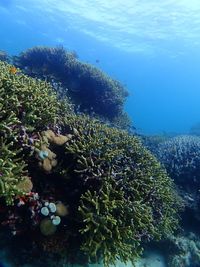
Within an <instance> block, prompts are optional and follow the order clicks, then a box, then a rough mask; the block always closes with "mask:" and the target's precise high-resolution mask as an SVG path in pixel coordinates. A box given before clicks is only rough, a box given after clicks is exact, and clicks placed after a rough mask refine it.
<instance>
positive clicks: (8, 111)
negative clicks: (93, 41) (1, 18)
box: [0, 62, 179, 266]
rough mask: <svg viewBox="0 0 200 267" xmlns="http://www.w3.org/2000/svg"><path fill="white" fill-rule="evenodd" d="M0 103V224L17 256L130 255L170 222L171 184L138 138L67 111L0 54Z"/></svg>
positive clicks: (174, 206)
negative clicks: (1, 59)
mask: <svg viewBox="0 0 200 267" xmlns="http://www.w3.org/2000/svg"><path fill="white" fill-rule="evenodd" d="M11 68H12V69H11ZM0 109H1V111H2V112H1V115H0V137H1V138H2V139H1V140H2V142H1V147H0V153H1V160H0V168H1V169H0V175H1V176H0V183H1V185H2V187H1V188H0V190H1V191H0V194H1V195H0V202H1V203H2V205H1V209H0V225H1V227H5V228H6V230H9V231H10V232H11V233H12V244H15V246H17V247H21V246H24V247H23V253H19V255H21V257H22V256H23V257H22V258H21V260H22V261H23V263H24V261H25V259H24V258H26V261H27V260H29V261H32V258H33V255H38V256H37V257H38V258H40V257H41V254H43V251H41V249H43V250H44V251H45V252H49V251H51V257H52V258H54V256H55V258H56V257H60V258H66V259H67V261H69V262H75V261H77V259H79V261H82V265H83V264H85V263H87V262H88V261H90V262H99V261H101V260H103V263H104V266H109V264H111V263H115V261H116V260H118V259H119V260H121V261H122V262H125V263H126V262H127V261H129V260H130V261H132V262H135V260H136V258H137V257H138V256H139V254H140V252H141V251H142V243H143V242H147V241H149V240H153V239H159V238H161V237H163V236H165V235H167V234H171V233H173V231H174V230H175V229H176V227H177V224H178V218H177V211H178V209H179V201H177V200H178V198H177V195H176V192H175V189H174V184H173V182H172V181H171V180H170V178H169V177H168V176H167V174H166V172H165V170H163V169H162V168H161V166H160V164H159V163H158V162H157V160H156V159H155V157H154V156H152V154H150V152H148V151H147V150H146V149H145V148H144V147H143V146H142V144H141V143H140V141H139V140H138V138H136V137H134V136H132V135H129V134H128V133H127V132H126V131H122V130H119V129H117V128H114V127H109V126H108V125H106V124H104V123H102V122H100V121H98V120H95V119H92V118H91V117H89V116H83V115H75V114H74V113H73V112H72V111H71V109H70V105H69V102H68V101H67V102H66V103H65V102H61V101H59V100H58V97H57V95H56V94H55V91H54V89H53V88H52V87H51V86H50V85H49V84H48V83H46V82H42V81H39V80H35V79H33V78H29V77H27V76H26V75H24V74H22V73H21V72H20V70H19V69H13V66H10V65H8V64H7V63H2V62H0ZM9 179H12V181H11V182H10V180H9ZM5 200H6V202H5ZM10 204H12V205H10ZM22 241H23V242H22ZM54 246H55V249H54ZM63 246H64V247H63ZM22 254H23V255H22ZM25 256H26V257H25ZM45 256H47V254H45ZM52 258H51V259H52ZM15 260H16V255H15ZM52 261H53V260H52ZM19 265H20V264H19Z"/></svg>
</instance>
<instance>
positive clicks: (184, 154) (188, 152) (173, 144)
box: [156, 135, 200, 188]
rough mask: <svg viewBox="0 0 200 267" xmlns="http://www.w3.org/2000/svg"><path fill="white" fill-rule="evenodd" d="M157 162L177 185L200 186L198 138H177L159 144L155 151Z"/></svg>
mask: <svg viewBox="0 0 200 267" xmlns="http://www.w3.org/2000/svg"><path fill="white" fill-rule="evenodd" d="M156 154H157V156H158V158H159V160H160V161H161V162H162V163H163V164H164V166H165V167H166V169H167V171H168V173H169V175H170V176H171V177H172V178H173V179H174V180H175V182H176V183H177V184H179V185H184V187H187V186H189V187H193V188H194V187H196V186H197V185H200V138H199V137H196V136H189V135H188V136H187V135H185V136H184V135H183V136H178V137H175V138H172V139H170V140H168V141H166V142H163V143H161V144H160V145H159V146H158V149H157V153H156Z"/></svg>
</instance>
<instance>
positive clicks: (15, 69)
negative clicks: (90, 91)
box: [0, 66, 18, 267]
mask: <svg viewBox="0 0 200 267" xmlns="http://www.w3.org/2000/svg"><path fill="white" fill-rule="evenodd" d="M9 72H10V73H11V74H16V73H17V72H18V70H17V68H15V66H12V67H10V69H9ZM0 267H1V266H0Z"/></svg>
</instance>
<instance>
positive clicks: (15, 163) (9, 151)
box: [0, 138, 27, 205]
mask: <svg viewBox="0 0 200 267" xmlns="http://www.w3.org/2000/svg"><path fill="white" fill-rule="evenodd" d="M20 153H21V150H16V149H15V148H14V147H13V143H8V144H6V142H5V141H3V139H2V138H1V140H0V197H4V198H5V200H6V203H7V204H8V205H11V204H13V200H14V198H15V197H16V196H17V195H22V194H24V192H23V191H22V190H20V189H19V188H18V184H19V182H20V181H23V180H24V179H26V178H27V171H26V164H25V162H24V161H23V160H22V159H21V158H20V156H19V154H20Z"/></svg>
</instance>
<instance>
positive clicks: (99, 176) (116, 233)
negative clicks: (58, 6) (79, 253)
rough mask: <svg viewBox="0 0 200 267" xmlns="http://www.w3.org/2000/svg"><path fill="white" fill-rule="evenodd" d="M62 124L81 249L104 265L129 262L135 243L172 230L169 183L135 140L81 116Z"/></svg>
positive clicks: (172, 194)
mask: <svg viewBox="0 0 200 267" xmlns="http://www.w3.org/2000/svg"><path fill="white" fill-rule="evenodd" d="M66 124H67V126H68V130H71V132H72V133H73V138H72V139H71V140H70V141H69V142H68V143H67V144H66V146H65V150H66V154H67V155H68V166H69V167H68V169H67V171H66V178H67V179H70V178H71V179H73V181H74V183H77V184H78V185H79V186H80V188H79V190H80V192H82V194H81V196H80V202H79V204H78V205H79V208H78V210H79V213H80V216H81V217H80V218H81V221H82V227H81V228H80V230H79V231H80V233H81V235H82V244H81V249H82V250H83V251H84V252H85V253H86V254H87V255H88V256H89V258H90V259H91V260H93V261H96V260H99V259H103V261H104V265H105V266H108V265H109V264H110V263H114V262H115V261H116V260H117V259H120V260H121V261H123V262H127V261H128V260H131V261H133V262H134V261H135V258H136V257H137V256H138V254H139V253H140V251H141V246H140V244H141V241H144V240H150V239H154V238H156V239H159V238H161V237H162V236H164V235H167V234H169V233H172V232H173V231H174V229H175V228H176V226H177V217H176V213H177V208H178V205H177V203H176V200H177V199H178V198H177V196H176V194H175V191H174V187H173V183H172V181H171V180H170V179H169V178H168V177H167V175H166V172H165V171H164V170H163V169H162V168H161V166H160V164H159V163H158V162H157V161H156V159H155V158H154V157H153V156H152V155H151V154H150V153H149V152H148V151H147V150H146V149H145V148H143V147H142V145H141V143H140V141H139V140H138V139H137V138H136V137H133V136H130V135H128V134H127V133H126V132H124V131H121V130H118V129H116V128H111V127H108V126H106V125H104V124H102V123H99V122H98V121H97V120H91V118H89V117H87V116H84V117H83V116H76V117H75V116H71V117H70V116H68V118H67V119H66ZM84 190H85V191H84Z"/></svg>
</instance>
